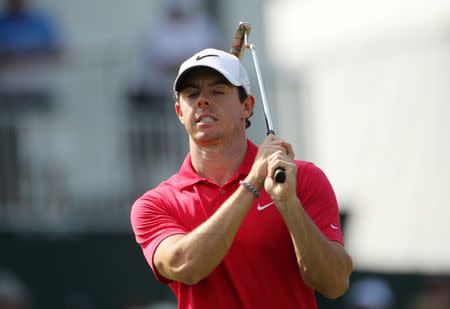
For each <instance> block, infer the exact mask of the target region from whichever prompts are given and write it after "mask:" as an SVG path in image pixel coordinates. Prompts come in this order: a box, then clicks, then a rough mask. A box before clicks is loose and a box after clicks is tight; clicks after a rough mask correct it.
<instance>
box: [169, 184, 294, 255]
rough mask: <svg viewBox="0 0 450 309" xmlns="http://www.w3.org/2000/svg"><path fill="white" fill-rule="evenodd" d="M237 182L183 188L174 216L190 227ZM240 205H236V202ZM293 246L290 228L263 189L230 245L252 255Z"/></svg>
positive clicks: (209, 213) (206, 215) (204, 217)
mask: <svg viewBox="0 0 450 309" xmlns="http://www.w3.org/2000/svg"><path fill="white" fill-rule="evenodd" d="M238 186H239V184H234V185H230V186H225V187H221V188H219V187H216V188H202V190H201V192H199V189H198V188H197V187H193V188H192V189H190V190H187V191H184V192H183V194H181V195H180V196H179V197H178V198H177V201H178V210H177V211H178V213H177V214H176V216H177V217H178V220H180V223H182V224H183V225H184V226H185V227H186V228H187V229H188V230H189V231H191V230H193V229H195V228H196V227H197V226H199V225H200V224H202V223H203V222H204V221H206V220H207V219H208V218H209V217H211V216H212V215H213V214H214V213H215V212H216V211H217V210H218V209H219V208H220V207H221V205H222V204H223V203H224V202H225V201H226V200H227V199H228V198H229V197H230V195H231V194H232V193H233V192H234V191H235V190H236V189H237V187H238ZM236 207H239V205H236ZM291 247H292V242H291V238H290V235H289V232H288V230H287V228H286V226H285V224H284V222H283V219H282V217H281V215H280V214H279V212H278V210H277V208H276V206H275V204H274V203H273V201H272V199H271V198H270V196H269V195H268V194H267V193H266V192H265V191H264V190H263V191H262V192H261V197H260V198H257V199H255V200H254V202H253V204H252V206H251V208H250V210H249V211H248V212H247V214H246V216H245V218H244V221H243V222H242V223H241V225H240V227H239V230H238V232H237V234H236V236H235V239H234V241H233V245H232V247H231V248H230V254H232V253H233V252H240V253H241V254H242V253H243V252H244V251H245V252H247V253H248V254H251V255H259V254H262V253H265V254H267V253H268V252H277V251H278V252H279V251H280V249H281V250H282V251H286V250H284V249H288V248H291Z"/></svg>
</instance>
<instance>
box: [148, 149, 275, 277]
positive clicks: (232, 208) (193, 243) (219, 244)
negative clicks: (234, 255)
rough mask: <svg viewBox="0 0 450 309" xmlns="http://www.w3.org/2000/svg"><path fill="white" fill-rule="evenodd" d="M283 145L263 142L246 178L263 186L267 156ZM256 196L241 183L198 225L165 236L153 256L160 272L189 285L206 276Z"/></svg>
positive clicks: (218, 260)
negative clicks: (212, 213) (189, 230)
mask: <svg viewBox="0 0 450 309" xmlns="http://www.w3.org/2000/svg"><path fill="white" fill-rule="evenodd" d="M280 149H283V148H282V147H281V146H280V145H273V144H271V143H270V142H268V143H264V144H263V145H261V147H260V148H259V150H258V154H257V156H256V159H255V163H254V164H253V167H252V170H251V171H250V173H249V175H248V176H247V177H246V178H245V180H244V181H245V182H247V183H249V184H250V185H252V186H253V187H254V188H256V189H257V190H260V189H261V188H262V186H263V182H264V178H265V176H266V174H267V157H268V156H269V154H270V153H273V152H275V151H276V150H280ZM254 199H255V196H254V194H253V193H252V192H249V191H248V190H246V189H245V188H243V187H242V186H239V188H238V189H237V190H236V191H235V192H234V193H233V194H232V195H231V196H230V197H229V198H228V199H227V201H225V203H223V204H222V206H221V207H220V208H219V209H218V210H217V211H216V212H215V213H214V215H212V216H211V217H210V218H209V219H207V220H206V221H205V222H203V223H202V224H201V225H200V226H198V227H197V228H196V229H194V230H193V231H191V232H190V233H188V234H186V235H174V236H171V237H168V238H166V239H165V240H163V241H162V242H161V243H160V245H159V246H158V248H157V249H156V252H155V254H154V258H153V263H154V265H155V266H156V268H157V270H158V272H159V274H160V275H162V276H164V277H165V278H167V279H170V280H175V281H180V282H182V283H185V284H189V285H192V284H195V283H197V282H199V281H200V280H202V279H204V278H206V277H207V276H208V275H209V274H210V273H211V272H212V271H213V270H214V269H215V268H216V267H217V266H218V265H219V264H220V262H221V261H222V260H223V258H224V256H225V255H226V254H227V252H228V250H229V248H230V246H231V244H232V242H233V240H234V237H235V235H236V233H237V231H238V229H239V227H240V225H241V223H242V221H243V220H244V218H245V215H246V214H247V212H248V210H249V209H250V207H251V206H252V204H253V201H254Z"/></svg>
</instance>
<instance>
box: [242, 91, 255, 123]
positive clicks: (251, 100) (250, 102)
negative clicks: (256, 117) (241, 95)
mask: <svg viewBox="0 0 450 309" xmlns="http://www.w3.org/2000/svg"><path fill="white" fill-rule="evenodd" d="M254 108H255V97H254V96H252V95H249V96H247V98H246V99H245V101H244V102H243V103H242V113H243V114H242V118H243V119H246V118H248V117H250V116H251V115H252V114H253V109H254Z"/></svg>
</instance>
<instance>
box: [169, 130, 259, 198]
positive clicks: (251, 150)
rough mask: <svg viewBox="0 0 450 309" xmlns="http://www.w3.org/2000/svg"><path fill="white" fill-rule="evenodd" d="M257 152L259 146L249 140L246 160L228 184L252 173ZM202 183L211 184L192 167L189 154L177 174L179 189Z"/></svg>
mask: <svg viewBox="0 0 450 309" xmlns="http://www.w3.org/2000/svg"><path fill="white" fill-rule="evenodd" d="M257 152H258V146H256V145H255V144H254V143H253V142H251V141H250V140H248V139H247V152H246V154H245V157H244V160H243V161H242V163H241V165H240V167H239V169H238V171H237V172H236V174H235V175H234V176H232V177H231V178H230V180H229V181H228V182H230V181H233V180H235V179H237V178H239V177H240V175H248V173H250V169H251V168H252V165H253V162H254V161H255V158H256V154H257ZM202 181H205V182H209V181H208V179H206V178H204V177H200V176H199V175H198V174H197V172H196V171H195V170H194V167H193V166H192V161H191V155H190V154H188V155H187V156H186V158H185V159H184V162H183V164H182V165H181V168H180V170H179V171H178V174H177V187H178V189H179V190H181V189H184V188H186V187H188V186H192V185H194V184H196V183H198V182H202Z"/></svg>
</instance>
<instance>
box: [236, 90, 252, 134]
mask: <svg viewBox="0 0 450 309" xmlns="http://www.w3.org/2000/svg"><path fill="white" fill-rule="evenodd" d="M238 93H239V101H241V103H244V101H245V99H247V97H248V95H247V93H246V92H245V89H244V87H242V86H240V87H238ZM251 116H253V111H252V113H251V114H250V116H248V118H245V128H246V129H247V128H248V127H250V126H251V125H252V123H251V121H250V117H251Z"/></svg>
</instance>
